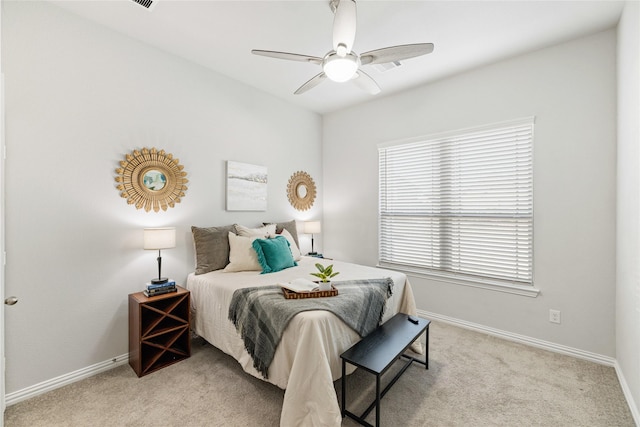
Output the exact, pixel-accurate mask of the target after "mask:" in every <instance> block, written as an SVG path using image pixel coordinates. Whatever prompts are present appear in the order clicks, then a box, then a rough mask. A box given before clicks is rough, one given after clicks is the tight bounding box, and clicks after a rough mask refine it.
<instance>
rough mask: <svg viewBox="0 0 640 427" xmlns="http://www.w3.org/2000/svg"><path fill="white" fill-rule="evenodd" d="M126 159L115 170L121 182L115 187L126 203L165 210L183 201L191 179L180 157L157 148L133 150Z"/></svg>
mask: <svg viewBox="0 0 640 427" xmlns="http://www.w3.org/2000/svg"><path fill="white" fill-rule="evenodd" d="M125 158H126V160H122V161H120V166H121V167H119V168H118V169H116V173H117V174H118V176H117V177H116V182H118V183H119V184H118V185H117V186H116V188H117V189H118V190H120V191H121V193H120V195H121V196H122V197H123V198H125V199H127V203H129V204H130V205H135V207H136V209H141V208H144V210H145V211H147V212H149V211H150V210H151V209H153V210H154V211H155V212H158V211H159V210H160V209H162V210H164V211H166V210H167V207H174V206H175V204H176V203H180V198H181V197H184V192H185V191H186V190H187V185H186V184H187V182H189V180H187V179H186V178H185V176H187V173H186V172H184V171H183V169H184V166H182V165H181V164H180V163H179V161H178V159H174V158H173V155H171V154H167V153H165V151H164V150H160V151H158V150H156V149H155V148H151V149H148V148H143V149H142V150H140V151H138V150H134V151H133V153H132V154H127V155H126V156H125Z"/></svg>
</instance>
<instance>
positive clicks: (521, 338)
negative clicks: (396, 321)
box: [418, 310, 616, 366]
mask: <svg viewBox="0 0 640 427" xmlns="http://www.w3.org/2000/svg"><path fill="white" fill-rule="evenodd" d="M418 315H420V316H421V317H425V318H427V319H430V320H438V321H441V322H445V323H450V324H452V325H455V326H460V327H461V328H465V329H471V330H474V331H478V332H483V333H486V334H489V335H493V336H496V337H499V338H504V339H506V340H509V341H515V342H519V343H522V344H527V345H530V346H532V347H537V348H541V349H544V350H549V351H553V352H555V353H561V354H566V355H569V356H573V357H577V358H579V359H584V360H589V361H591V362H595V363H599V364H601V365H607V366H615V362H616V360H615V359H614V358H613V357H609V356H604V355H602V354H597V353H591V352H589V351H584V350H580V349H577V348H573V347H568V346H565V345H561V344H556V343H552V342H550V341H544V340H540V339H537V338H531V337H528V336H526V335H519V334H514V333H512V332H507V331H503V330H500V329H494V328H490V327H488V326H484V325H480V324H477V323H472V322H467V321H466V320H460V319H456V318H454V317H449V316H443V315H441V314H436V313H431V312H428V311H423V310H418Z"/></svg>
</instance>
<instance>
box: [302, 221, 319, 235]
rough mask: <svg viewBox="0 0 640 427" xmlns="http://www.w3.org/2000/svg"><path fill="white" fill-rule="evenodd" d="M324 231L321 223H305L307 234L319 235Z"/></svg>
mask: <svg viewBox="0 0 640 427" xmlns="http://www.w3.org/2000/svg"><path fill="white" fill-rule="evenodd" d="M320 231H322V227H321V226H320V221H307V222H305V223H304V232H305V233H306V234H318V233H320Z"/></svg>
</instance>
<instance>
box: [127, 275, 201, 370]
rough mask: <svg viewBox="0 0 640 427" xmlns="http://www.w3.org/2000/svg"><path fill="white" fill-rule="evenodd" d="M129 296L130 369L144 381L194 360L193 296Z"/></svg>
mask: <svg viewBox="0 0 640 427" xmlns="http://www.w3.org/2000/svg"><path fill="white" fill-rule="evenodd" d="M177 288H178V291H177V292H171V293H168V294H163V295H159V296H155V297H150V298H147V297H146V296H144V294H143V293H142V292H136V293H135V294H130V295H129V365H131V367H132V368H133V370H134V371H135V372H136V374H137V375H138V376H139V377H141V376H143V375H147V374H150V373H151V372H154V371H156V370H158V369H160V368H164V367H165V366H168V365H171V364H172V363H176V362H178V361H180V360H182V359H186V358H188V357H189V356H191V340H190V339H189V338H190V337H189V326H190V317H189V316H190V310H189V296H190V292H189V291H188V290H186V289H184V288H181V287H180V286H178V287H177Z"/></svg>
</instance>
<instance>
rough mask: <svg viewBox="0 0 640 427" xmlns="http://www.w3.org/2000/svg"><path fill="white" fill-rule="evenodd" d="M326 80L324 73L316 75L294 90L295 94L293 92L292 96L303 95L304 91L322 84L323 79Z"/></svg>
mask: <svg viewBox="0 0 640 427" xmlns="http://www.w3.org/2000/svg"><path fill="white" fill-rule="evenodd" d="M326 78H327V75H326V74H325V73H324V71H323V72H322V73H320V74H316V75H315V76H313V77H312V78H311V79H310V80H309V81H307V82H306V83H305V84H303V85H302V86H300V87H299V88H298V90H296V91H295V92H293V94H294V95H300V94H303V93H305V92H306V91H308V90H310V89H313V88H314V87H316V86H318V85H319V84H320V83H322V82H323V81H324V79H326Z"/></svg>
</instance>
